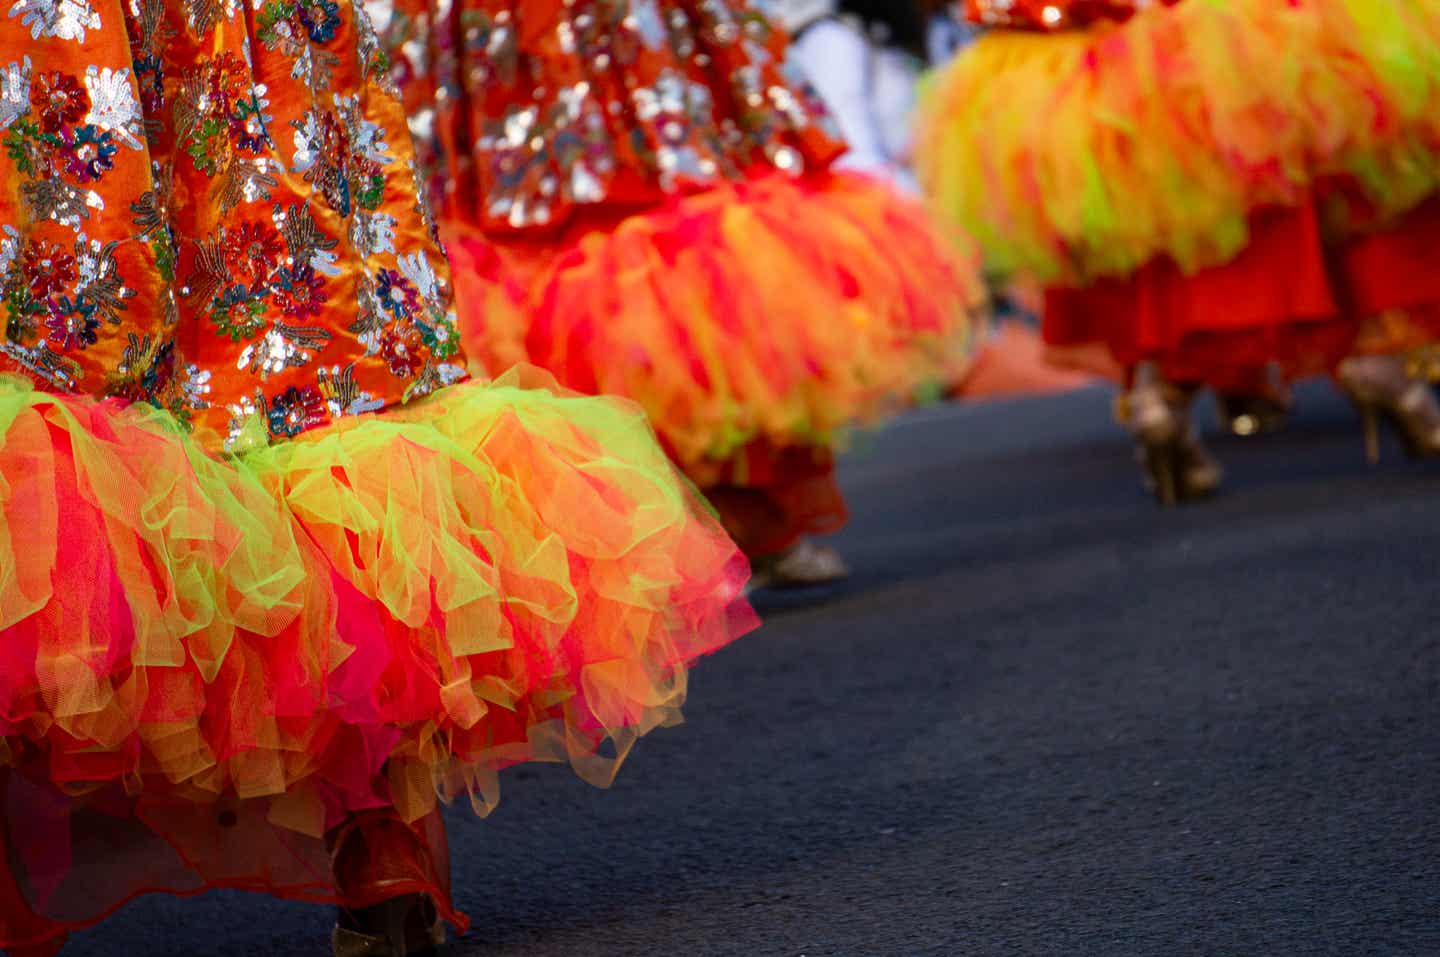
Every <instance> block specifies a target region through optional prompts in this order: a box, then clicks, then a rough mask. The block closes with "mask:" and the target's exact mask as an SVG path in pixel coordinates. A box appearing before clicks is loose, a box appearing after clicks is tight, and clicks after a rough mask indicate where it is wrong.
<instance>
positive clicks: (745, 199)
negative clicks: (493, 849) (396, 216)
mask: <svg viewBox="0 0 1440 957" xmlns="http://www.w3.org/2000/svg"><path fill="white" fill-rule="evenodd" d="M450 248H451V254H452V263H453V270H454V273H455V282H456V285H457V289H458V290H459V293H460V295H459V296H458V299H459V300H460V302H462V303H463V304H465V309H466V310H467V312H466V313H465V314H463V315H462V318H461V333H462V337H463V338H464V340H465V344H466V348H467V349H468V350H469V352H470V355H471V356H472V359H474V360H476V361H478V362H479V363H481V364H482V365H484V366H487V367H504V366H505V365H507V364H509V363H510V362H513V361H517V360H524V361H528V362H533V363H535V364H536V365H539V366H542V367H544V368H546V369H547V370H549V371H551V372H553V373H554V374H555V375H556V377H557V378H558V379H559V380H560V382H561V383H562V384H564V385H565V386H567V387H569V388H573V389H576V390H579V391H581V392H586V393H600V394H613V395H621V396H625V397H626V398H629V399H632V400H634V401H635V402H637V403H639V404H640V406H641V407H643V408H644V409H645V411H646V412H647V414H648V415H649V416H650V419H651V421H652V422H653V423H654V425H655V428H656V431H657V432H658V433H659V435H660V437H661V439H662V441H663V442H664V443H665V445H666V446H667V447H668V448H669V449H670V450H671V451H672V452H673V453H674V455H675V457H676V460H677V461H678V462H679V463H680V464H681V466H682V467H683V468H684V469H685V470H686V472H687V473H688V474H690V475H691V476H692V477H693V478H695V479H696V481H698V482H700V483H701V484H702V485H706V484H709V483H710V482H713V481H715V480H716V478H717V476H718V475H719V473H720V471H721V470H722V469H723V468H724V464H725V462H726V460H727V459H728V458H729V457H730V456H732V455H733V454H734V453H735V452H736V451H737V450H739V449H741V448H742V447H744V446H747V445H750V444H752V443H755V442H757V441H760V442H765V443H767V444H768V445H769V446H771V447H775V448H785V447H790V446H796V445H806V446H828V445H832V444H834V443H835V442H836V440H837V437H838V434H839V433H840V432H841V431H842V430H843V429H844V428H846V427H847V426H849V425H851V424H853V423H866V422H873V421H875V420H877V419H878V418H880V417H881V416H883V415H884V414H886V413H887V412H891V411H893V410H895V409H896V408H898V407H900V406H902V405H903V404H904V403H906V402H908V401H910V400H911V399H912V398H913V396H914V395H915V394H916V392H917V391H918V390H919V389H920V388H921V387H923V386H925V385H927V384H932V383H935V382H939V381H943V380H945V379H946V377H947V375H949V370H952V369H953V368H955V367H957V366H958V365H959V364H960V363H961V362H963V360H964V357H965V356H966V355H967V354H968V349H969V341H970V326H971V319H972V315H973V314H974V313H975V312H976V311H977V310H978V309H980V308H981V306H982V305H983V301H984V289H983V287H982V284H981V282H980V279H979V275H978V270H977V269H976V268H975V263H974V261H973V259H972V258H971V257H968V256H967V255H965V253H964V252H963V251H958V250H959V249H963V247H956V246H954V245H952V244H951V242H950V241H949V240H948V238H946V237H942V236H941V235H939V234H938V233H937V231H936V229H935V227H934V226H933V225H932V224H931V223H930V222H929V221H928V219H927V218H926V216H925V214H924V212H923V211H922V210H921V209H920V208H919V207H918V206H916V205H914V204H911V203H909V202H908V201H906V200H904V199H902V198H900V197H898V196H897V195H895V194H894V193H893V191H891V190H890V189H888V188H887V187H885V186H884V185H882V184H880V183H877V182H874V181H871V180H869V179H866V178H864V177H861V176H857V175H852V174H825V175H817V176H814V177H808V178H802V179H800V180H796V179H793V178H790V177H786V176H779V175H776V176H768V177H762V178H758V179H755V180H753V181H741V182H738V183H735V184H721V185H715V186H712V187H710V188H707V189H706V190H704V191H701V192H697V193H694V194H690V195H685V196H681V197H677V198H675V199H673V200H671V201H669V202H667V203H665V204H663V205H661V206H658V207H654V208H649V209H645V210H640V211H631V212H628V213H626V212H623V211H615V212H612V213H611V214H609V215H595V216H592V217H590V218H589V219H588V220H583V221H580V222H577V223H576V224H575V225H574V226H572V227H571V229H570V230H569V231H568V232H567V233H566V234H565V235H564V236H563V237H562V238H561V239H560V240H558V241H556V240H546V241H535V242H528V241H524V240H514V239H510V240H503V241H498V242H496V241H492V240H491V239H489V238H486V237H482V236H480V235H478V234H476V233H473V232H469V231H467V230H466V229H465V228H464V227H463V226H460V225H458V224H456V225H453V226H452V237H451V242H450ZM482 308H483V313H482V312H481V309H482Z"/></svg>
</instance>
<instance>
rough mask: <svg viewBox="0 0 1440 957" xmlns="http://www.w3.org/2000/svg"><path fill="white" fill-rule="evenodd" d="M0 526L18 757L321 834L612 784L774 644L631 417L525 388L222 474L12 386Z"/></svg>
mask: <svg viewBox="0 0 1440 957" xmlns="http://www.w3.org/2000/svg"><path fill="white" fill-rule="evenodd" d="M0 511H3V513H4V518H5V521H4V523H3V524H0V636H3V643H0V648H3V652H0V653H3V655H4V656H5V657H4V665H3V668H0V728H3V733H4V738H3V741H4V748H5V752H4V756H5V758H6V759H7V761H8V762H9V763H11V764H13V765H14V766H16V767H17V768H22V769H24V771H25V773H26V774H27V775H29V776H32V777H34V778H36V779H37V780H44V781H46V782H47V783H50V784H53V785H56V786H58V787H59V788H60V789H61V790H62V791H65V792H67V793H72V794H83V793H87V792H91V791H100V790H103V789H107V788H110V789H114V788H117V787H118V788H119V789H120V790H121V791H122V792H126V793H131V794H143V795H145V796H147V798H152V799H153V798H178V799H181V800H184V801H187V802H190V803H194V804H197V805H206V804H214V803H216V802H222V801H235V800H239V801H243V802H246V803H247V805H249V806H252V807H253V806H254V804H255V803H256V802H260V803H261V804H263V805H264V807H265V808H266V810H265V816H266V817H267V818H268V819H269V820H270V821H272V822H273V823H276V824H278V825H280V826H283V827H286V828H289V829H292V830H294V831H297V832H300V833H304V834H310V835H312V836H314V835H318V834H320V833H322V832H323V831H324V830H325V829H327V828H328V827H330V826H333V825H334V824H335V823H337V822H338V820H339V819H340V818H341V817H342V816H343V815H344V814H345V813H346V812H349V811H352V810H355V809H358V808H364V807H372V806H385V805H393V806H395V807H396V808H398V809H399V810H400V812H401V814H402V816H403V817H405V818H406V819H408V820H418V819H419V818H421V817H423V816H424V815H425V814H426V813H428V812H429V811H430V810H431V809H433V807H434V806H435V803H436V800H437V798H439V799H448V798H451V797H455V796H458V795H462V794H464V793H467V792H468V793H470V794H472V795H474V796H475V797H476V799H477V803H478V804H479V805H480V806H481V807H482V809H483V808H485V807H488V806H489V805H491V804H493V802H494V800H495V798H496V789H495V775H496V772H498V771H499V770H500V769H501V768H503V767H505V766H507V765H510V764H514V763H516V762H520V761H527V760H536V759H560V760H568V761H570V762H571V763H572V765H573V766H574V767H575V768H576V769H577V771H579V772H580V773H581V774H582V775H584V776H585V777H586V778H588V779H590V780H592V781H597V782H600V783H603V782H604V781H606V780H608V775H609V774H610V773H612V772H613V769H614V767H615V766H616V764H617V763H618V761H619V760H620V759H621V758H623V756H624V754H625V752H626V751H627V749H628V747H629V745H630V744H631V743H632V742H633V741H634V740H635V738H636V737H637V736H638V735H640V734H643V733H644V732H645V731H647V730H649V729H651V728H653V727H655V726H657V725H659V724H664V723H668V722H671V721H673V720H675V718H676V717H677V715H678V708H679V706H680V704H681V703H682V701H683V698H684V691H685V666H686V665H687V664H688V663H689V662H691V661H693V660H694V659H695V658H696V657H698V656H700V655H702V654H705V653H706V652H709V651H711V650H714V649H715V648H717V647H719V646H720V645H722V644H724V643H725V642H727V641H729V640H730V639H732V638H733V637H735V636H736V635H738V634H739V633H741V632H742V631H744V630H746V629H747V628H748V627H750V626H751V625H752V624H753V618H752V616H751V613H750V612H749V610H748V606H746V605H745V603H744V601H743V599H741V598H740V589H741V586H742V583H743V580H744V576H745V563H744V560H743V558H741V557H740V556H739V554H738V553H737V552H736V550H735V548H734V546H733V545H732V544H731V543H730V542H729V540H728V539H727V538H726V537H725V535H724V533H723V532H722V531H721V530H720V529H719V527H718V525H717V524H716V522H715V520H714V519H713V517H712V516H711V515H710V514H709V512H708V511H707V510H706V509H705V506H704V505H703V504H702V503H700V502H699V500H698V499H697V497H696V496H695V494H694V493H693V491H692V490H691V489H690V488H689V487H688V486H687V485H685V484H684V482H683V480H681V479H679V478H678V477H677V476H676V475H675V473H674V471H673V469H672V468H671V467H670V466H669V464H668V463H667V461H666V459H665V457H664V454H663V453H662V452H661V451H660V449H659V447H658V446H657V444H656V443H655V441H654V437H653V435H652V434H651V433H650V431H649V429H648V427H647V426H646V425H645V422H644V420H643V418H642V416H641V414H640V412H639V410H637V409H635V408H634V407H632V406H629V405H627V404H625V403H621V402H616V401H612V400H600V399H589V398H580V397H575V396H570V395H557V394H555V393H553V392H550V391H547V390H544V389H531V388H522V387H521V384H520V381H519V378H518V377H517V376H511V377H509V378H507V379H506V380H504V381H502V382H500V383H496V384H492V385H479V384H476V385H470V384H467V385H463V386H457V387H455V388H453V389H449V390H445V391H443V392H442V393H440V394H437V395H436V396H434V397H432V398H430V399H427V400H425V401H424V402H422V403H419V404H417V405H416V406H414V407H413V409H407V410H406V411H405V412H404V413H401V414H393V415H385V416H378V417H377V416H369V417H362V418H360V419H356V420H352V421H350V422H347V423H345V424H344V425H342V426H338V427H336V428H333V429H329V430H323V431H321V432H318V433H313V434H309V435H306V436H303V437H301V438H299V439H297V440H295V441H293V442H290V443H286V444H282V445H277V446H275V447H272V448H268V449H262V450H260V451H258V452H255V453H252V454H250V455H247V456H244V457H240V458H235V459H230V460H224V461H221V460H217V459H215V458H211V457H209V456H207V455H206V454H205V453H204V452H202V451H201V450H200V449H199V448H198V447H197V446H196V445H195V444H194V443H193V442H192V441H191V440H189V439H188V438H187V437H186V436H185V434H184V433H183V432H182V431H181V430H180V429H179V428H178V427H177V425H176V423H174V421H173V420H171V419H170V418H169V417H168V416H167V415H165V414H164V413H160V412H157V411H154V410H151V409H148V408H146V407H142V406H123V405H121V404H118V403H112V402H96V401H93V400H88V399H75V398H61V397H57V396H53V395H48V394H44V393H40V392H36V391H33V390H32V389H31V388H30V386H29V385H28V384H27V383H26V382H24V381H23V380H21V379H18V378H14V377H4V378H0Z"/></svg>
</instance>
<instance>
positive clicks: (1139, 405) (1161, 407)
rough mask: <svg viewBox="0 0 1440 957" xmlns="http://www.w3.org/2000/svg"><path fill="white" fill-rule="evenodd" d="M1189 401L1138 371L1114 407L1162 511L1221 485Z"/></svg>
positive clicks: (1188, 395)
mask: <svg viewBox="0 0 1440 957" xmlns="http://www.w3.org/2000/svg"><path fill="white" fill-rule="evenodd" d="M1193 395H1194V393H1193V392H1191V391H1188V390H1185V389H1181V388H1178V387H1176V386H1174V385H1171V384H1169V383H1167V382H1165V381H1164V380H1162V379H1161V378H1160V377H1159V376H1158V375H1157V374H1156V373H1155V372H1154V370H1153V368H1152V367H1149V366H1142V367H1140V368H1139V369H1137V370H1136V374H1135V384H1134V385H1133V386H1132V387H1131V389H1130V391H1129V392H1128V393H1126V394H1125V395H1123V396H1121V397H1120V400H1119V401H1118V402H1117V404H1116V418H1118V419H1119V420H1120V422H1121V423H1122V424H1124V425H1126V426H1127V427H1128V428H1129V429H1130V432H1131V434H1132V435H1133V436H1134V437H1135V443H1136V450H1135V451H1136V458H1137V459H1138V460H1139V462H1140V467H1141V469H1142V470H1143V471H1144V474H1145V488H1146V489H1147V490H1148V491H1149V492H1150V493H1151V494H1152V495H1154V496H1155V498H1156V500H1157V501H1158V502H1159V503H1160V504H1161V505H1164V506H1166V507H1170V506H1174V505H1177V504H1179V503H1180V502H1184V501H1192V500H1194V499H1199V498H1205V497H1207V496H1209V495H1213V494H1214V493H1215V492H1216V490H1218V489H1219V488H1220V483H1221V482H1222V481H1223V480H1224V470H1223V469H1222V468H1221V467H1220V463H1219V462H1217V461H1216V460H1215V457H1214V456H1213V455H1211V454H1210V451H1209V449H1207V448H1205V445H1204V443H1202V442H1201V441H1200V435H1199V433H1198V432H1197V431H1196V430H1195V426H1194V424H1193V423H1192V422H1191V421H1190V401H1191V399H1192V398H1193Z"/></svg>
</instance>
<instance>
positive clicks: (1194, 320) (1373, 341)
mask: <svg viewBox="0 0 1440 957" xmlns="http://www.w3.org/2000/svg"><path fill="white" fill-rule="evenodd" d="M1251 236H1252V239H1251V242H1250V245H1249V246H1248V247H1246V249H1245V250H1244V251H1243V252H1242V253H1241V254H1240V255H1239V256H1237V257H1236V258H1234V259H1232V260H1231V261H1229V262H1227V263H1225V264H1223V265H1219V266H1214V267H1211V268H1208V269H1202V270H1200V271H1198V272H1196V273H1193V274H1191V275H1186V274H1184V273H1183V272H1182V271H1181V270H1180V269H1179V267H1177V266H1176V265H1175V264H1174V263H1173V262H1170V261H1168V260H1157V261H1154V262H1152V263H1150V264H1149V265H1147V266H1145V267H1144V268H1143V269H1141V270H1140V271H1139V272H1137V273H1136V274H1134V275H1133V276H1130V277H1127V278H1124V279H1109V280H1104V281H1102V282H1099V283H1095V284H1094V285H1091V286H1088V287H1085V288H1081V289H1050V290H1047V291H1046V296H1045V319H1044V332H1045V340H1046V343H1047V345H1049V346H1051V347H1052V348H1055V349H1057V350H1061V351H1080V350H1084V349H1086V348H1093V347H1095V346H1096V345H1099V346H1102V347H1103V348H1105V349H1106V350H1107V351H1108V352H1109V354H1110V355H1111V356H1113V357H1114V359H1115V360H1116V362H1118V363H1119V364H1121V365H1123V366H1125V367H1133V366H1134V365H1135V364H1136V363H1138V362H1142V361H1153V362H1156V363H1157V364H1158V365H1159V366H1160V369H1161V371H1162V373H1163V374H1164V375H1165V376H1166V377H1167V378H1169V379H1170V380H1172V381H1175V382H1187V383H1196V384H1206V385H1211V386H1214V387H1215V388H1218V389H1222V390H1226V391H1237V390H1238V391H1244V388H1245V384H1246V383H1251V382H1255V381H1261V380H1263V376H1261V372H1262V370H1265V369H1267V368H1269V367H1270V366H1272V365H1278V366H1279V367H1280V368H1281V369H1282V370H1283V371H1284V372H1285V374H1286V375H1288V376H1289V377H1292V378H1294V377H1301V376H1305V375H1312V374H1317V373H1323V372H1327V371H1329V370H1330V369H1332V368H1333V367H1334V366H1335V364H1336V363H1338V362H1339V361H1340V360H1341V359H1344V358H1345V357H1346V356H1348V355H1353V354H1357V353H1387V352H1398V351H1403V350H1406V349H1410V348H1415V347H1417V346H1421V345H1424V344H1426V343H1428V342H1432V341H1435V340H1436V339H1437V338H1440V273H1437V272H1436V271H1435V270H1434V269H1433V268H1432V267H1431V266H1430V265H1429V261H1428V259H1427V254H1428V255H1429V256H1433V253H1431V252H1430V251H1432V250H1434V249H1436V248H1440V246H1437V243H1440V200H1436V201H1431V202H1429V203H1427V204H1425V205H1423V206H1420V207H1418V208H1417V209H1415V210H1413V211H1412V212H1411V213H1409V214H1408V215H1406V216H1405V217H1403V218H1401V219H1400V220H1399V221H1397V222H1395V223H1393V224H1391V225H1389V226H1387V227H1385V228H1383V229H1379V230H1375V231H1373V232H1368V233H1365V234H1362V235H1357V236H1353V237H1351V238H1349V239H1347V240H1346V241H1344V242H1343V243H1340V244H1338V245H1336V246H1334V247H1333V248H1329V249H1327V247H1326V244H1325V242H1324V240H1323V238H1322V235H1321V231H1320V225H1319V222H1318V219H1317V216H1316V213H1315V210H1314V208H1313V207H1302V208H1299V209H1270V210H1265V211H1262V212H1260V213H1257V214H1256V215H1255V217H1254V218H1253V219H1252V221H1251Z"/></svg>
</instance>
